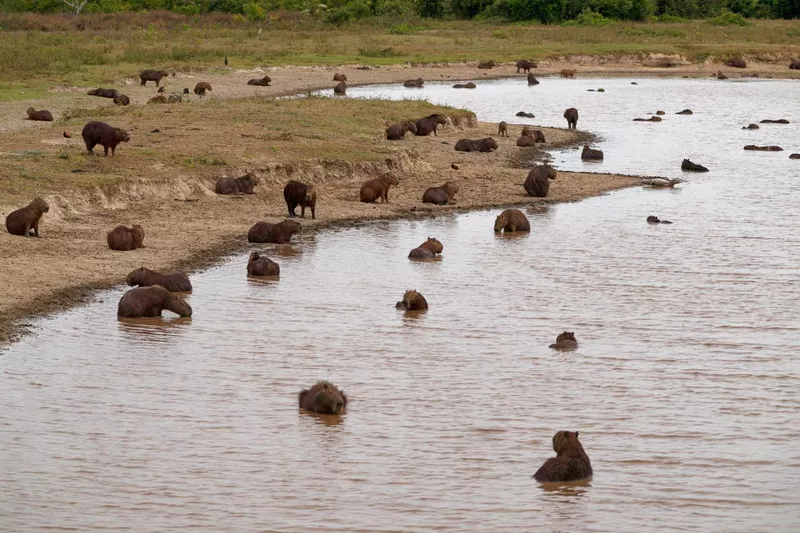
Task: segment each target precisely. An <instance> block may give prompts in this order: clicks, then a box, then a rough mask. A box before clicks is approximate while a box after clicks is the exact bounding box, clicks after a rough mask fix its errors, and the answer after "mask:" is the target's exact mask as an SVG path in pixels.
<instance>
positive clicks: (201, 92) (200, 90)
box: [194, 81, 213, 96]
mask: <svg viewBox="0 0 800 533" xmlns="http://www.w3.org/2000/svg"><path fill="white" fill-rule="evenodd" d="M212 90H213V89H212V88H211V84H210V83H208V82H206V81H201V82H199V83H198V84H197V85H195V86H194V94H196V95H198V96H205V94H206V92H207V91H212Z"/></svg>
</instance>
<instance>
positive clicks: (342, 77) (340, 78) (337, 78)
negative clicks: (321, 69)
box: [333, 72, 347, 81]
mask: <svg viewBox="0 0 800 533" xmlns="http://www.w3.org/2000/svg"><path fill="white" fill-rule="evenodd" d="M333 81H347V74H339V73H338V72H337V73H336V74H334V75H333Z"/></svg>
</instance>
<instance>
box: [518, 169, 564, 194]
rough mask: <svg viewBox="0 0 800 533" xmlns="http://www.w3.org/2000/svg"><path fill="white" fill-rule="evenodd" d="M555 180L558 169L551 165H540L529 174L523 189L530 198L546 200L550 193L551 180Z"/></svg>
mask: <svg viewBox="0 0 800 533" xmlns="http://www.w3.org/2000/svg"><path fill="white" fill-rule="evenodd" d="M554 179H556V169H554V168H553V167H551V166H549V165H539V166H536V167H533V170H531V171H530V172H529V173H528V177H527V178H526V179H525V183H524V184H523V187H524V188H525V192H527V193H528V196H533V197H535V198H545V197H546V196H547V193H548V192H549V191H550V180H554Z"/></svg>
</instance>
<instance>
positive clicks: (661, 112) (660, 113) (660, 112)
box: [656, 111, 667, 115]
mask: <svg viewBox="0 0 800 533" xmlns="http://www.w3.org/2000/svg"><path fill="white" fill-rule="evenodd" d="M666 114H667V112H666V111H656V115H666Z"/></svg>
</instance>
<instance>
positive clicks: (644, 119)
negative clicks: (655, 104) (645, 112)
mask: <svg viewBox="0 0 800 533" xmlns="http://www.w3.org/2000/svg"><path fill="white" fill-rule="evenodd" d="M633 121H634V122H661V117H657V116H652V117H650V118H635V119H633Z"/></svg>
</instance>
